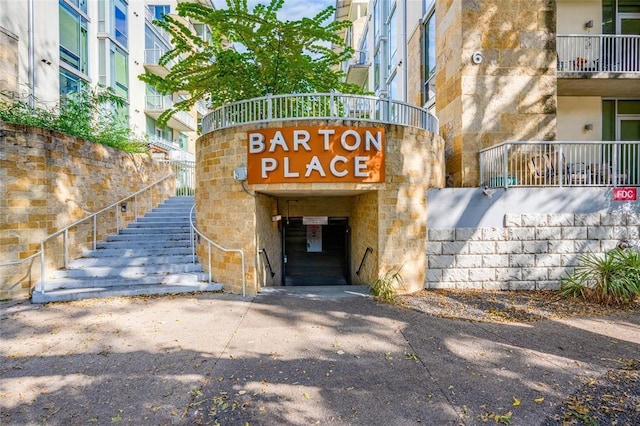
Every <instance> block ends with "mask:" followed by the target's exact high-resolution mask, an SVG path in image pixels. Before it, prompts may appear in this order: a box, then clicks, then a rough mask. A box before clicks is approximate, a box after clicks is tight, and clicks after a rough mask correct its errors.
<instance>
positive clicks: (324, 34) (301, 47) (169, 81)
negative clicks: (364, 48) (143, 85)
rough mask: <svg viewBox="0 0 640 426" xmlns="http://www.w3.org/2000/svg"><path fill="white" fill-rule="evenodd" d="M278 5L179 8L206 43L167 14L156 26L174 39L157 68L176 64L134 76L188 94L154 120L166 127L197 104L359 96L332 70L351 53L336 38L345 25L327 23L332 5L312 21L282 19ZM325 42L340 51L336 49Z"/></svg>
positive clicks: (237, 0)
mask: <svg viewBox="0 0 640 426" xmlns="http://www.w3.org/2000/svg"><path fill="white" fill-rule="evenodd" d="M283 5H284V0H271V2H270V3H269V4H268V5H264V4H258V5H256V6H255V7H254V8H253V10H252V11H249V8H248V6H247V0H227V8H226V9H212V8H210V7H208V6H204V5H202V4H199V3H195V2H194V3H191V2H185V3H178V6H177V11H178V15H179V16H180V17H182V18H187V19H188V20H189V21H191V22H199V23H203V24H205V25H206V26H208V27H209V28H210V29H211V32H212V34H211V38H210V40H206V41H205V40H203V39H202V38H201V37H200V36H199V35H198V34H196V32H195V31H194V30H192V29H191V28H190V26H187V25H185V24H184V19H180V18H176V17H174V16H171V15H166V16H165V17H164V19H163V20H161V21H155V23H156V25H158V26H160V27H162V28H164V29H165V30H166V31H168V32H169V33H170V34H171V36H172V42H173V48H172V49H171V50H169V51H168V52H167V53H165V54H164V55H163V56H162V58H161V59H160V63H161V64H164V65H166V64H168V63H170V62H175V64H174V65H173V66H172V67H171V70H170V72H169V73H168V74H167V75H166V76H165V77H160V76H157V75H154V74H150V73H145V74H142V75H140V76H139V78H140V79H141V80H142V81H145V82H147V83H148V84H150V85H152V86H154V87H155V88H156V89H157V90H158V91H159V92H161V93H163V94H168V93H176V92H188V93H189V94H190V98H189V99H186V100H181V101H179V102H176V103H175V104H174V106H173V108H172V109H170V110H167V111H165V112H164V113H163V114H162V115H161V116H160V118H159V121H160V122H161V123H166V121H167V120H168V119H169V117H170V116H171V115H172V114H173V113H174V112H175V111H177V110H188V109H189V108H191V107H192V106H193V105H194V104H195V102H197V101H198V100H200V99H204V100H206V101H207V102H208V103H209V104H210V105H211V106H212V107H213V108H216V107H218V106H220V105H223V104H225V103H229V102H234V101H238V100H243V99H251V98H255V97H260V96H265V95H267V94H269V93H271V94H287V93H309V92H329V91H331V90H336V91H338V92H342V93H362V91H363V90H362V88H361V87H360V86H357V85H354V84H348V83H345V82H343V81H342V77H343V76H344V73H343V72H341V71H336V70H335V68H337V65H339V64H340V63H341V62H343V61H345V60H347V59H349V58H350V57H351V56H352V55H353V49H352V48H351V47H344V43H343V41H342V39H341V38H340V37H339V36H338V35H337V34H336V33H337V31H338V30H340V29H344V28H347V27H348V26H350V25H351V23H350V22H348V21H333V22H331V23H329V24H325V22H326V21H327V20H328V19H329V18H330V17H332V15H333V13H334V10H335V9H334V8H333V7H331V6H329V7H327V8H326V9H324V10H323V11H321V12H320V13H318V14H317V15H316V16H314V17H313V18H302V19H300V20H297V21H280V20H279V19H278V17H277V12H278V10H280V9H281V8H282V6H283ZM331 44H332V45H334V46H342V47H343V48H344V49H342V51H341V52H335V51H333V50H332V49H331V48H330V47H329V45H331Z"/></svg>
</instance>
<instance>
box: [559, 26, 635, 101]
mask: <svg viewBox="0 0 640 426" xmlns="http://www.w3.org/2000/svg"><path fill="white" fill-rule="evenodd" d="M557 51H558V95H561V96H612V97H623V96H624V97H629V96H640V84H636V82H633V84H629V80H634V79H635V80H639V79H640V36H639V35H608V34H604V35H603V34H600V35H598V34H595V35H594V34H568V35H559V36H557Z"/></svg>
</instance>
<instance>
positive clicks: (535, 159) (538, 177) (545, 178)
mask: <svg viewBox="0 0 640 426" xmlns="http://www.w3.org/2000/svg"><path fill="white" fill-rule="evenodd" d="M528 165H529V172H530V173H531V180H532V183H548V182H549V181H550V180H551V177H552V176H554V175H555V172H554V170H553V164H552V162H551V159H550V158H549V155H548V154H535V155H533V156H531V157H530V158H529V164H528Z"/></svg>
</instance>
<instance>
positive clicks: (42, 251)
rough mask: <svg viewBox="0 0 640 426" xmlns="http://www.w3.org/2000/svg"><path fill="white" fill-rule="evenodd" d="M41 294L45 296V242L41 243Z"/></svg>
mask: <svg viewBox="0 0 640 426" xmlns="http://www.w3.org/2000/svg"><path fill="white" fill-rule="evenodd" d="M40 293H42V294H44V241H40Z"/></svg>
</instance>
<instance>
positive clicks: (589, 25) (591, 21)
mask: <svg viewBox="0 0 640 426" xmlns="http://www.w3.org/2000/svg"><path fill="white" fill-rule="evenodd" d="M584 27H585V28H593V19H589V20H588V21H587V22H585V23H584Z"/></svg>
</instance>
